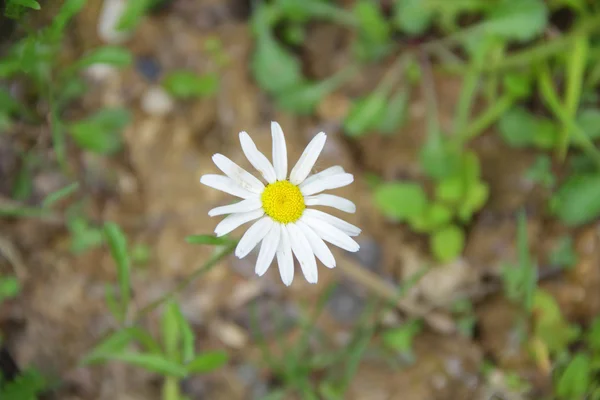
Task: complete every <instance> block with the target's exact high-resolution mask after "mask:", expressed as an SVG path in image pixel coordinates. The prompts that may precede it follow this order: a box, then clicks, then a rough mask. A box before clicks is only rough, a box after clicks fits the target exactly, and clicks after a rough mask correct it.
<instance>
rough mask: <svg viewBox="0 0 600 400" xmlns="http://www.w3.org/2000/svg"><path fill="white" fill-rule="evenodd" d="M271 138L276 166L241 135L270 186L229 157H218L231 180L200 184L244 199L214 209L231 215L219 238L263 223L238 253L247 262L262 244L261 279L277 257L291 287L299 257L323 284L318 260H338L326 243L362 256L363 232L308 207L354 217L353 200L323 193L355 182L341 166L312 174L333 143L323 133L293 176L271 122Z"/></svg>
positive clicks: (310, 277)
mask: <svg viewBox="0 0 600 400" xmlns="http://www.w3.org/2000/svg"><path fill="white" fill-rule="evenodd" d="M271 135H272V137H273V164H271V163H270V162H269V160H268V159H267V157H265V156H264V154H262V153H261V152H260V151H259V150H258V149H257V148H256V145H255V144H254V142H253V141H252V139H251V138H250V136H249V135H248V134H247V133H246V132H240V143H241V145H242V150H243V152H244V154H245V155H246V158H248V161H250V164H252V166H253V167H254V168H255V169H256V170H257V171H258V172H259V173H260V174H261V175H262V177H263V179H264V180H265V181H266V184H265V183H263V182H261V181H260V180H259V179H258V178H256V177H255V176H253V175H252V174H250V173H249V172H247V171H246V170H244V169H243V168H241V167H240V166H239V165H237V164H236V163H234V162H233V161H231V160H230V159H229V158H227V157H225V156H224V155H222V154H215V155H214V156H213V157H212V159H213V161H214V163H215V164H216V166H217V167H218V168H219V169H220V170H221V171H222V172H223V173H224V174H225V175H212V174H208V175H204V176H202V178H200V182H201V183H203V184H204V185H206V186H210V187H212V188H214V189H217V190H221V191H223V192H225V193H229V194H231V195H233V196H236V197H239V198H241V199H243V200H241V201H239V202H237V203H234V204H230V205H227V206H223V207H217V208H213V209H212V210H210V211H209V212H208V215H209V216H211V217H214V216H217V215H225V214H229V215H228V216H227V217H225V218H224V219H223V220H222V221H221V222H220V223H219V224H218V225H217V227H216V228H215V234H216V235H217V236H223V235H226V234H228V233H230V232H232V231H233V230H234V229H236V228H238V227H239V226H241V225H243V224H246V223H248V222H250V221H254V220H258V221H256V222H254V223H253V225H252V226H251V227H250V228H249V229H248V230H247V231H246V233H244V235H243V236H242V238H241V239H240V241H239V243H238V245H237V247H236V249H235V255H236V256H237V257H238V258H243V257H245V256H246V255H248V254H249V253H250V252H251V251H252V250H253V249H254V248H255V247H256V246H258V244H259V243H261V242H262V244H261V246H260V251H259V253H258V259H257V261H256V269H255V272H256V274H257V275H259V276H262V275H264V273H265V272H267V269H269V266H270V265H271V263H272V261H273V259H274V258H275V257H276V258H277V263H278V264H279V274H280V275H281V280H282V281H283V283H284V284H285V285H286V286H289V285H290V284H291V283H292V280H293V279H294V259H293V256H295V257H296V258H297V259H298V262H299V264H300V268H301V269H302V272H303V274H304V277H305V278H306V280H307V281H308V282H310V283H317V280H318V272H317V261H316V259H317V258H318V259H319V260H320V261H321V262H322V263H323V265H325V266H326V267H328V268H333V267H335V258H334V257H333V254H332V253H331V250H329V248H328V247H327V245H326V244H325V242H329V243H331V244H333V245H335V246H338V247H340V248H342V249H344V250H347V251H351V252H355V251H358V249H359V245H358V243H356V242H355V241H354V239H352V238H351V236H358V235H359V234H360V229H359V228H357V227H356V226H354V225H352V224H350V223H348V222H346V221H344V220H342V219H340V218H337V217H334V216H333V215H330V214H327V213H325V212H323V211H319V210H314V209H312V208H307V207H309V206H328V207H333V208H337V209H338V210H341V211H345V212H348V213H354V212H355V211H356V206H355V205H354V203H352V202H351V201H350V200H347V199H345V198H343V197H339V196H334V195H331V194H320V193H321V192H323V191H325V190H330V189H336V188H340V187H343V186H347V185H349V184H350V183H352V182H353V181H354V177H353V176H352V174H349V173H347V172H345V171H344V169H343V168H342V167H340V166H335V167H330V168H327V169H326V170H324V171H321V172H319V173H316V174H313V175H310V172H311V170H312V168H313V166H314V165H315V162H316V161H317V158H318V157H319V154H320V153H321V150H323V146H324V145H325V140H326V139H327V135H325V133H324V132H321V133H319V134H317V135H316V136H315V137H314V138H313V139H312V140H311V142H310V143H309V144H308V146H306V149H305V150H304V152H303V153H302V155H301V156H300V159H299V160H298V162H297V163H296V165H295V166H294V168H292V171H291V172H290V174H289V176H288V160H287V149H286V145H285V137H284V136H283V131H282V129H281V126H279V124H278V123H277V122H271ZM309 175H310V176H309Z"/></svg>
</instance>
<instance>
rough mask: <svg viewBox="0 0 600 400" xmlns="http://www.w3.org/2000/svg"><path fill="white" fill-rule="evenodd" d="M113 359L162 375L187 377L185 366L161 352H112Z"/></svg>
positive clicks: (111, 357)
mask: <svg viewBox="0 0 600 400" xmlns="http://www.w3.org/2000/svg"><path fill="white" fill-rule="evenodd" d="M109 358H110V359H111V360H116V361H123V362H126V363H128V364H131V365H135V366H136V367H141V368H144V369H145V370H147V371H151V372H156V373H159V374H161V375H167V376H174V377H177V378H185V377H186V376H187V373H188V371H187V370H186V368H185V367H183V366H181V365H179V364H177V363H175V362H173V361H169V360H167V359H166V358H164V357H163V356H161V355H160V354H143V353H130V352H124V353H117V354H111V355H110V357H109Z"/></svg>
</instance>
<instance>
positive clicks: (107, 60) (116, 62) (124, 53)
mask: <svg viewBox="0 0 600 400" xmlns="http://www.w3.org/2000/svg"><path fill="white" fill-rule="evenodd" d="M132 62H133V56H132V54H131V52H130V51H129V50H128V49H126V48H125V47H119V46H104V47H98V48H96V49H94V50H93V51H92V52H91V53H90V54H87V55H85V56H83V57H82V58H81V59H79V61H77V63H76V64H75V67H76V68H77V69H83V68H86V67H89V66H90V65H94V64H106V65H112V66H114V67H127V66H129V65H131V63H132Z"/></svg>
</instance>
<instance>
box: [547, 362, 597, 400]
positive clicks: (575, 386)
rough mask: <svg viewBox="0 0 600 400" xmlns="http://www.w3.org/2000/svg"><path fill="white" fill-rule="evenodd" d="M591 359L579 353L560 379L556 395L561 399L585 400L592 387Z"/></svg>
mask: <svg viewBox="0 0 600 400" xmlns="http://www.w3.org/2000/svg"><path fill="white" fill-rule="evenodd" d="M590 363H591V361H590V357H589V356H588V355H587V354H585V353H577V354H575V356H574V357H573V358H572V359H571V360H570V361H569V364H567V367H566V368H565V370H564V371H563V372H562V374H561V375H560V377H559V378H558V383H557V385H556V394H557V395H558V396H559V398H561V399H565V400H567V399H568V400H570V399H583V398H585V395H586V394H587V393H588V389H589V387H590V379H591V370H590Z"/></svg>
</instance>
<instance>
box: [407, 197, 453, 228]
mask: <svg viewBox="0 0 600 400" xmlns="http://www.w3.org/2000/svg"><path fill="white" fill-rule="evenodd" d="M451 220H452V210H451V209H450V208H449V207H448V206H446V205H445V204H442V203H431V204H430V205H429V206H428V207H427V209H426V211H425V212H424V213H423V214H421V215H419V216H417V217H413V218H411V228H413V229H414V230H415V231H417V232H431V231H435V230H437V229H439V228H441V227H443V226H444V225H447V224H448V223H449V222H450V221H451Z"/></svg>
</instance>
